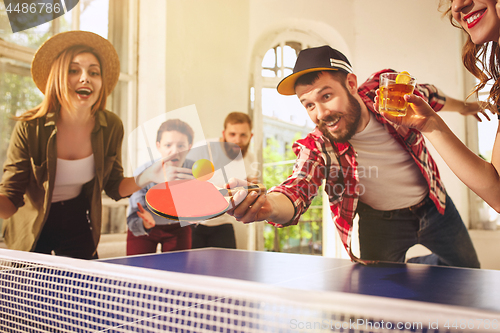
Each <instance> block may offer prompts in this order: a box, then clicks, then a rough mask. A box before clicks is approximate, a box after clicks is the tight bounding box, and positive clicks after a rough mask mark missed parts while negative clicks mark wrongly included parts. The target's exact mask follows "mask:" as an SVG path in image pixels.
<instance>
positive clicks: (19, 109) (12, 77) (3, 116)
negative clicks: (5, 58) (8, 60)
mask: <svg viewBox="0 0 500 333" xmlns="http://www.w3.org/2000/svg"><path fill="white" fill-rule="evenodd" d="M5 67H6V66H5V64H1V63H0V165H3V163H4V162H5V157H6V152H7V148H8V146H9V141H10V135H11V133H12V128H13V127H14V124H15V121H14V120H12V117H13V116H16V115H20V114H21V113H23V112H24V111H26V110H29V109H31V108H34V107H35V106H37V105H38V104H40V103H41V101H42V99H43V95H42V93H41V92H40V91H39V90H38V88H37V87H36V86H35V84H34V83H33V80H31V77H30V76H23V75H18V74H12V73H8V72H7V70H6V69H5Z"/></svg>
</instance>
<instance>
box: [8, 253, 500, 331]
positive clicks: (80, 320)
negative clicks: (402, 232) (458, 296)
mask: <svg viewBox="0 0 500 333" xmlns="http://www.w3.org/2000/svg"><path fill="white" fill-rule="evenodd" d="M0 293H1V299H0V331H1V332H228V333H229V332H231V333H232V332H245V333H246V332H351V333H361V332H363V333H367V332H449V331H454V330H453V329H451V330H448V329H444V330H439V329H436V327H434V328H433V327H432V326H433V322H437V321H439V322H440V323H441V325H440V326H439V328H440V329H441V328H442V324H443V323H444V320H445V319H447V320H450V319H452V320H453V318H456V319H458V320H460V319H462V318H483V319H486V318H490V320H495V319H498V318H497V317H495V314H490V313H480V314H478V313H472V312H470V311H469V310H467V309H462V308H456V307H449V306H433V305H429V304H423V303H419V302H415V301H406V300H392V299H386V298H377V297H373V296H360V295H353V294H344V293H333V292H316V291H305V290H291V289H287V288H282V287H279V286H276V285H271V286H269V285H263V284H259V283H254V282H248V281H235V280H232V279H225V278H217V277H210V276H200V275H191V274H182V273H175V272H163V271H156V270H151V269H144V268H135V267H127V266H122V265H116V264H109V263H103V262H98V261H84V260H77V259H70V258H61V257H55V256H46V255H40V254H34V253H28V252H19V251H10V250H0ZM488 316H489V317H488ZM389 325H390V327H389ZM443 328H444V327H443ZM460 331H464V332H465V331H468V330H467V329H464V330H460ZM469 331H472V330H469ZM485 331H487V332H491V329H490V330H485ZM474 332H478V330H477V329H475V330H474Z"/></svg>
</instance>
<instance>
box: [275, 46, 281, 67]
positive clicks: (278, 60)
mask: <svg viewBox="0 0 500 333" xmlns="http://www.w3.org/2000/svg"><path fill="white" fill-rule="evenodd" d="M276 60H277V62H278V66H276V67H281V47H280V46H278V47H277V48H276Z"/></svg>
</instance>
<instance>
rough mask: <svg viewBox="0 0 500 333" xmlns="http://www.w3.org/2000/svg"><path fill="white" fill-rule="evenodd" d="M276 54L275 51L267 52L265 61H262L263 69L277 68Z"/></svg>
mask: <svg viewBox="0 0 500 333" xmlns="http://www.w3.org/2000/svg"><path fill="white" fill-rule="evenodd" d="M275 59H276V57H275V53H274V49H270V50H268V51H267V52H266V55H265V56H264V59H262V67H263V68H275V67H276V62H275Z"/></svg>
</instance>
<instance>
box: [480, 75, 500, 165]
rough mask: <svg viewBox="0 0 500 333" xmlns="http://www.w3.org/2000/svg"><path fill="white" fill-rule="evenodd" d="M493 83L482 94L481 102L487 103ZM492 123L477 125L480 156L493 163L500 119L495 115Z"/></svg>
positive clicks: (485, 122) (486, 122) (484, 122)
mask: <svg viewBox="0 0 500 333" xmlns="http://www.w3.org/2000/svg"><path fill="white" fill-rule="evenodd" d="M491 87H492V84H491V83H488V84H487V85H486V86H485V87H484V88H483V89H482V90H481V91H480V92H479V100H482V101H485V100H487V99H488V96H489V92H490V89H491ZM490 118H491V121H487V120H485V121H482V122H478V123H477V129H478V131H477V132H478V146H479V155H480V156H481V157H483V158H484V159H486V160H487V161H488V162H491V152H492V150H493V142H494V141H495V135H496V133H497V129H498V117H496V116H495V115H493V116H490Z"/></svg>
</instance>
